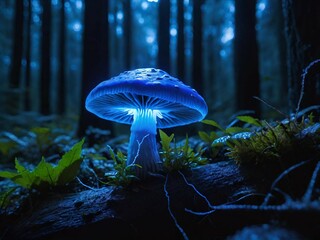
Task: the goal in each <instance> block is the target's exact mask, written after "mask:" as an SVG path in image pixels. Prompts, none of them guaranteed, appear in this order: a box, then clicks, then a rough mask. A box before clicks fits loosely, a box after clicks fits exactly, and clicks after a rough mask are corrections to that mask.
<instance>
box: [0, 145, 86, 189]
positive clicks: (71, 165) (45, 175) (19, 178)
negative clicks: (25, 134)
mask: <svg viewBox="0 0 320 240" xmlns="http://www.w3.org/2000/svg"><path fill="white" fill-rule="evenodd" d="M83 143H84V139H82V140H81V141H80V142H78V143H77V144H75V145H74V146H73V147H72V148H71V150H70V151H68V152H67V153H65V154H64V155H63V156H62V158H61V160H60V161H59V162H58V165H57V166H53V165H52V164H50V163H48V162H46V161H45V159H44V157H42V159H41V161H40V163H39V164H38V165H37V166H36V167H35V169H34V170H33V171H29V170H28V169H26V168H25V167H24V166H22V165H21V164H20V163H19V161H18V160H17V159H16V160H15V168H16V170H17V171H16V172H8V171H2V172H0V177H3V178H8V179H11V180H12V181H13V182H15V183H17V184H19V185H21V186H22V187H25V188H28V189H38V190H46V189H48V188H49V187H55V186H62V185H64V184H66V183H68V182H70V181H71V180H73V179H74V178H75V177H76V175H77V173H78V170H79V168H80V164H81V163H82V160H83V159H82V158H81V150H82V145H83Z"/></svg>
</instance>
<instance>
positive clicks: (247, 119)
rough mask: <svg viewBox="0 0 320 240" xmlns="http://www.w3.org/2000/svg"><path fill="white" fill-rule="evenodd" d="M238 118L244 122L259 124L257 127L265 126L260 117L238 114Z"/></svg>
mask: <svg viewBox="0 0 320 240" xmlns="http://www.w3.org/2000/svg"><path fill="white" fill-rule="evenodd" d="M237 119H239V120H240V121H242V122H245V123H248V124H250V125H253V126H257V127H262V126H263V124H262V122H261V121H260V120H259V119H257V118H254V117H251V116H238V117H237Z"/></svg>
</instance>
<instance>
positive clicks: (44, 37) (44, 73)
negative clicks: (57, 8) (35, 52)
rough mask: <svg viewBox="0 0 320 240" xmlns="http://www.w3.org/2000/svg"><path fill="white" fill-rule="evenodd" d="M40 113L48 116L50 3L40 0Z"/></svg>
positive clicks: (49, 110) (49, 108)
mask: <svg viewBox="0 0 320 240" xmlns="http://www.w3.org/2000/svg"><path fill="white" fill-rule="evenodd" d="M41 3H42V26H41V70H40V113H41V114H44V115H49V114H50V113H51V106H50V100H51V98H50V92H51V91H50V88H51V61H50V60H51V20H52V14H51V1H47V0H42V1H41Z"/></svg>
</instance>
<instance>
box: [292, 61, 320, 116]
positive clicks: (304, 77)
mask: <svg viewBox="0 0 320 240" xmlns="http://www.w3.org/2000/svg"><path fill="white" fill-rule="evenodd" d="M318 62H320V59H316V60H314V61H313V62H311V63H310V64H309V65H308V66H307V67H306V68H305V69H303V72H302V74H301V77H302V79H301V90H300V97H299V101H298V104H297V108H296V114H295V118H296V117H297V114H298V112H299V109H300V105H301V102H302V99H303V95H304V84H305V79H306V76H307V74H308V71H309V69H310V68H311V67H312V66H313V65H315V64H317V63H318Z"/></svg>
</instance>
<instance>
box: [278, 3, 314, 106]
mask: <svg viewBox="0 0 320 240" xmlns="http://www.w3.org/2000/svg"><path fill="white" fill-rule="evenodd" d="M282 5H283V8H282V9H283V15H284V20H285V35H286V43H287V70H288V88H289V104H290V110H291V112H295V110H296V108H297V104H298V100H299V97H300V90H301V74H302V71H303V69H304V68H305V67H307V66H308V64H310V63H311V62H312V61H314V60H316V59H319V56H320V47H319V42H320V36H319V34H318V33H319V31H320V16H319V14H318V13H319V11H320V5H319V3H318V2H317V1H312V0H308V1H303V2H301V1H296V0H283V1H282ZM319 82H320V74H319V71H317V70H316V69H315V68H311V69H310V71H309V74H308V75H307V77H306V81H305V90H304V93H305V94H304V98H303V101H302V105H301V107H302V108H303V107H307V106H310V105H318V104H319V102H320V93H319Z"/></svg>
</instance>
